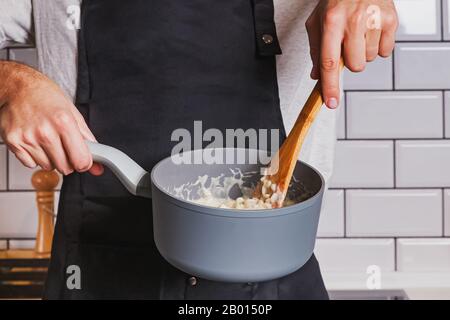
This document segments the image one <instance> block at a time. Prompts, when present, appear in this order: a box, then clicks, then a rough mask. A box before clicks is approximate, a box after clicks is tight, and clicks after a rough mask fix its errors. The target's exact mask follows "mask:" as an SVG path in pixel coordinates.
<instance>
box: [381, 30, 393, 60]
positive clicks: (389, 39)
mask: <svg viewBox="0 0 450 320" xmlns="http://www.w3.org/2000/svg"><path fill="white" fill-rule="evenodd" d="M394 46H395V32H393V31H391V30H383V31H382V32H381V39H380V47H379V51H378V54H379V55H380V56H382V57H384V58H387V57H389V56H390V55H391V54H392V51H394Z"/></svg>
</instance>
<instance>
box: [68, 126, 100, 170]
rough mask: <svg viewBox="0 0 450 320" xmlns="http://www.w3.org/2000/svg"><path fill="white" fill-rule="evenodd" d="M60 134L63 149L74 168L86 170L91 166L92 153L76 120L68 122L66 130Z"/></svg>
mask: <svg viewBox="0 0 450 320" xmlns="http://www.w3.org/2000/svg"><path fill="white" fill-rule="evenodd" d="M73 120H75V119H73ZM60 136H61V141H62V144H63V146H64V150H65V152H66V154H67V157H68V158H69V161H70V163H71V165H72V167H73V168H74V170H76V171H77V172H85V171H88V170H89V169H90V168H91V166H92V155H91V153H90V152H89V149H88V147H87V145H86V143H85V141H84V138H83V136H82V134H81V132H80V130H79V127H78V125H77V123H76V121H70V122H68V123H67V124H66V130H64V131H61V133H60Z"/></svg>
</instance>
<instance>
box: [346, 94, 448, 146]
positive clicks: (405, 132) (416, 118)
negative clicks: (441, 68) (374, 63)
mask: <svg viewBox="0 0 450 320" xmlns="http://www.w3.org/2000/svg"><path fill="white" fill-rule="evenodd" d="M442 105H443V99H442V92H440V91H432V92H399V91H391V92H385V91H383V92H348V93H347V119H348V125H347V131H348V132H347V137H348V138H349V139H389V138H391V139H401V138H442V137H443V118H442V117H443V114H442V108H443V106H442ZM400 123H401V124H402V125H399V124H400Z"/></svg>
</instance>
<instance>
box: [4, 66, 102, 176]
mask: <svg viewBox="0 0 450 320" xmlns="http://www.w3.org/2000/svg"><path fill="white" fill-rule="evenodd" d="M0 79H2V80H3V81H2V84H1V86H0V134H1V136H2V138H3V141H4V142H5V143H6V144H7V146H8V147H9V149H10V150H11V151H12V152H13V153H14V154H15V155H16V157H17V158H18V159H19V160H20V161H21V162H22V163H23V164H24V165H25V166H27V167H29V168H34V167H36V165H39V166H40V167H42V168H43V169H44V170H53V169H57V170H58V171H59V172H60V173H61V174H63V175H68V174H70V173H72V172H74V171H77V172H84V171H88V170H89V171H90V172H91V173H92V174H94V175H100V174H102V172H103V167H102V166H101V165H97V164H96V165H93V163H92V156H91V153H90V152H89V149H88V148H87V146H86V143H85V142H84V140H85V139H87V140H90V141H95V138H94V135H93V134H92V132H91V131H90V130H89V128H88V126H87V125H86V123H85V121H84V119H83V116H82V115H81V114H80V113H79V112H78V110H77V109H76V107H75V106H74V105H73V104H72V103H71V102H70V100H69V99H68V98H67V97H66V96H65V95H64V93H63V92H62V90H61V89H60V88H59V87H58V86H57V85H56V84H55V83H54V82H52V81H51V80H50V79H48V78H47V77H45V76H44V75H43V74H41V73H39V72H38V71H36V70H34V69H32V68H30V67H27V66H25V65H22V64H18V63H15V62H10V61H0Z"/></svg>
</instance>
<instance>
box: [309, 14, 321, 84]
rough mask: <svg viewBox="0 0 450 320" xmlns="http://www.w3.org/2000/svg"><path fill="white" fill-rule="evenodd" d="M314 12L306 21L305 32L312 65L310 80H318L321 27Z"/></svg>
mask: <svg viewBox="0 0 450 320" xmlns="http://www.w3.org/2000/svg"><path fill="white" fill-rule="evenodd" d="M315 11H316V10H314V12H313V13H312V15H311V16H310V18H309V19H308V21H307V22H306V24H305V26H306V30H307V32H308V40H309V53H310V55H311V60H312V63H313V67H312V70H311V78H312V79H314V80H318V79H319V78H320V67H319V65H320V64H319V63H320V39H321V37H322V35H321V33H322V32H321V27H320V21H319V19H317V16H316V14H315Z"/></svg>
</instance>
